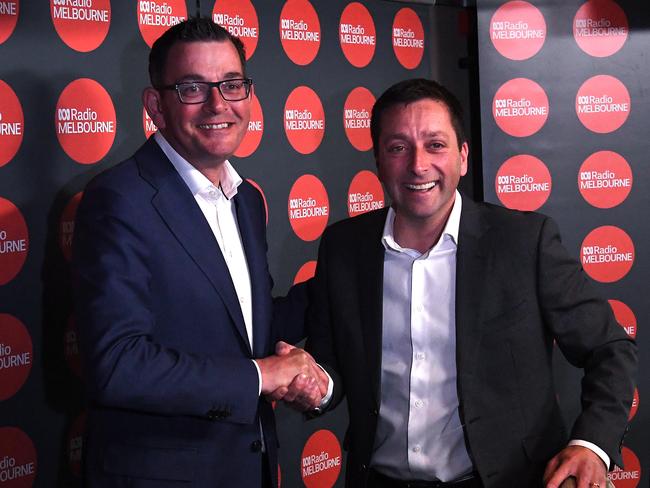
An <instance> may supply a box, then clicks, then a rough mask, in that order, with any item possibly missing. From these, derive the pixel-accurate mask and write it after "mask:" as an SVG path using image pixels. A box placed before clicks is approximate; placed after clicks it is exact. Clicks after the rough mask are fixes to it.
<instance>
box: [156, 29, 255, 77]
mask: <svg viewBox="0 0 650 488" xmlns="http://www.w3.org/2000/svg"><path fill="white" fill-rule="evenodd" d="M199 41H215V42H225V41H230V42H232V43H233V45H234V46H235V49H237V54H239V59H240V61H241V65H242V70H244V76H245V75H246V51H245V49H244V44H243V43H242V42H241V40H240V39H239V38H238V37H235V36H233V35H232V34H230V32H228V31H227V30H226V29H224V28H223V27H221V26H220V25H218V24H215V23H214V22H212V20H210V19H209V18H206V17H190V18H189V19H187V20H184V21H183V22H181V23H179V24H176V25H174V26H172V27H170V28H169V29H167V30H166V31H165V32H164V33H163V35H162V36H160V37H159V38H158V39H157V40H156V42H154V43H153V46H152V47H151V52H150V53H149V80H150V81H151V85H152V86H153V87H154V88H155V87H157V86H160V85H162V84H163V76H164V73H165V67H166V63H167V55H168V54H169V51H170V49H171V48H172V46H174V44H176V43H177V42H199Z"/></svg>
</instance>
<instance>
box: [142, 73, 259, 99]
mask: <svg viewBox="0 0 650 488" xmlns="http://www.w3.org/2000/svg"><path fill="white" fill-rule="evenodd" d="M251 86H253V80H252V79H251V78H233V79H231V80H221V81H184V82H182V83H176V84H174V85H166V86H157V87H155V88H156V89H157V90H176V93H178V99H179V100H180V102H181V103H187V104H192V103H205V102H206V101H207V100H208V98H210V90H212V88H214V87H216V88H217V89H218V90H219V93H220V94H221V97H222V98H223V99H224V100H226V101H227V102H238V101H240V100H245V99H247V98H248V95H250V92H251Z"/></svg>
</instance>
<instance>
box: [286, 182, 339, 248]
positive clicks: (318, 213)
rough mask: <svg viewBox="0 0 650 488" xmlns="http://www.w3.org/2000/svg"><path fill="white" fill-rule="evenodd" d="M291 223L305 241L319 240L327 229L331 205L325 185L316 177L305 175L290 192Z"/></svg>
mask: <svg viewBox="0 0 650 488" xmlns="http://www.w3.org/2000/svg"><path fill="white" fill-rule="evenodd" d="M288 207H289V208H288V210H289V222H290V223H291V228H292V229H293V231H294V232H295V233H296V235H297V236H298V237H300V238H301V239H302V240H303V241H313V240H315V239H318V238H319V237H320V235H321V234H322V233H323V231H324V230H325V227H327V220H328V219H329V215H330V203H329V199H328V197H327V190H325V186H324V185H323V183H322V182H321V181H320V180H319V179H318V178H316V177H315V176H314V175H303V176H301V177H300V178H298V179H297V180H296V182H295V183H294V184H293V186H292V187H291V191H290V192H289V205H288Z"/></svg>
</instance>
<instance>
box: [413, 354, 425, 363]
mask: <svg viewBox="0 0 650 488" xmlns="http://www.w3.org/2000/svg"><path fill="white" fill-rule="evenodd" d="M425 357H426V354H424V353H423V352H419V353H417V354H416V355H415V358H416V359H418V360H419V361H422V360H423V359H424V358H425Z"/></svg>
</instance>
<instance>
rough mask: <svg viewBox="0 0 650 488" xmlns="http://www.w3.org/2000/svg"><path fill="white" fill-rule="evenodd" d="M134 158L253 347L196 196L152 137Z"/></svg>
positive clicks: (172, 226) (178, 235)
mask: <svg viewBox="0 0 650 488" xmlns="http://www.w3.org/2000/svg"><path fill="white" fill-rule="evenodd" d="M135 158H136V160H137V162H138V167H139V168H140V174H141V176H142V178H144V179H145V180H147V181H148V182H149V184H151V185H152V186H153V187H154V188H156V189H157V190H158V191H157V193H156V195H155V196H154V197H153V199H152V202H151V204H152V205H153V206H154V207H155V208H156V210H157V211H158V213H159V215H160V217H161V219H162V220H163V221H165V223H166V224H167V226H168V227H169V230H170V231H171V232H172V233H173V234H174V236H175V237H176V239H178V241H179V242H180V243H181V245H182V246H183V248H184V249H185V251H186V252H187V253H188V254H189V255H190V256H191V258H192V260H193V261H194V262H195V263H196V264H197V266H198V267H199V268H200V269H201V271H202V272H203V273H204V274H205V276H206V277H207V278H208V280H209V281H210V283H212V286H213V287H214V289H215V290H216V292H217V294H218V295H219V296H220V297H221V300H222V301H223V303H224V304H225V306H226V309H227V310H228V313H229V315H230V318H231V319H232V321H233V323H234V324H235V327H236V328H237V330H238V331H239V333H240V335H241V337H242V340H243V341H244V343H245V344H247V345H248V348H249V350H250V345H249V342H248V336H247V334H246V326H245V325H244V317H243V316H242V313H241V307H240V305H239V301H238V299H237V294H236V292H235V287H234V285H233V283H232V280H231V278H230V273H229V272H228V267H227V265H226V261H225V260H224V258H223V255H222V254H221V249H220V248H219V244H218V243H217V240H216V239H215V237H214V234H213V233H212V229H210V226H209V224H208V223H207V221H206V220H205V216H204V215H203V213H202V212H201V209H200V208H199V206H198V205H197V203H196V200H195V199H194V196H193V195H192V194H191V192H190V190H189V188H188V187H187V185H186V184H185V182H184V181H183V179H182V178H181V177H180V175H179V174H178V172H177V171H176V169H175V168H174V167H173V165H172V164H171V162H170V161H169V160H168V159H167V157H166V156H165V154H164V153H163V152H162V150H161V149H160V147H159V146H158V144H157V143H156V142H154V141H153V139H149V141H147V143H146V144H145V145H144V146H143V147H142V148H140V150H139V151H138V152H137V153H136V155H135ZM170 259H173V257H170ZM216 320H219V317H215V321H216ZM215 327H216V324H215Z"/></svg>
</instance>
